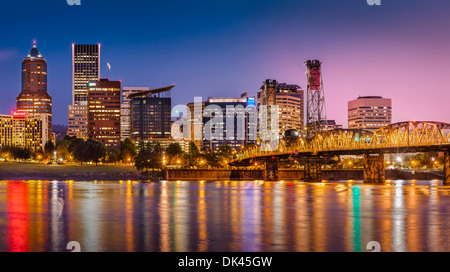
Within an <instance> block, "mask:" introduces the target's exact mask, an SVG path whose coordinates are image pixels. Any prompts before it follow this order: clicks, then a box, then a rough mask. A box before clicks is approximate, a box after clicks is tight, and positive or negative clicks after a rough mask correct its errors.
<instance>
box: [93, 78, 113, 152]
mask: <svg viewBox="0 0 450 272" xmlns="http://www.w3.org/2000/svg"><path fill="white" fill-rule="evenodd" d="M120 93H121V82H120V81H109V80H108V79H100V80H98V81H91V82H89V83H88V92H87V136H88V138H89V139H92V140H95V141H98V142H100V143H101V144H103V145H104V146H105V147H106V148H119V147H120Z"/></svg>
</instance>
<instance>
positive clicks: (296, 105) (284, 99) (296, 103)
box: [257, 83, 305, 137]
mask: <svg viewBox="0 0 450 272" xmlns="http://www.w3.org/2000/svg"><path fill="white" fill-rule="evenodd" d="M275 96H276V105H277V106H278V122H279V126H278V134H279V136H280V137H282V135H283V132H284V131H286V130H288V129H296V130H298V131H303V128H304V122H305V109H304V105H305V97H304V90H303V89H301V87H300V86H298V85H295V84H286V83H277V90H276V94H275ZM272 100H273V99H272ZM272 100H270V99H269V98H267V99H266V98H265V97H264V85H263V86H261V91H260V92H258V95H257V101H258V105H268V106H270V105H273V104H274V103H273V101H272Z"/></svg>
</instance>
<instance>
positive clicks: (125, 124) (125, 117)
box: [120, 87, 150, 141]
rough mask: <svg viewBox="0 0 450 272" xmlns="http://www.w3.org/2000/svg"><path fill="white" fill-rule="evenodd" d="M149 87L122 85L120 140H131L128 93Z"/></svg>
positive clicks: (145, 89) (129, 99)
mask: <svg viewBox="0 0 450 272" xmlns="http://www.w3.org/2000/svg"><path fill="white" fill-rule="evenodd" d="M148 90H150V88H149V87H123V88H122V100H121V104H120V140H121V141H123V140H125V139H126V138H129V139H130V140H131V98H128V96H129V95H130V94H134V93H138V92H142V91H148Z"/></svg>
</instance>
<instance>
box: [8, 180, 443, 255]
mask: <svg viewBox="0 0 450 272" xmlns="http://www.w3.org/2000/svg"><path fill="white" fill-rule="evenodd" d="M70 241H77V242H79V243H80V245H81V251H163V252H168V251H235V252H240V251H299V252H301V251H369V250H368V249H366V246H367V243H369V242H370V241H377V242H379V243H380V245H381V250H382V251H449V250H450V247H449V245H448V244H449V242H450V186H442V182H439V181H388V182H387V183H386V184H385V185H367V184H362V183H361V182H360V181H339V182H328V183H325V182H324V183H304V182H300V181H279V182H263V181H220V182H205V181H198V182H197V181H173V182H161V183H139V182H133V181H123V182H73V181H0V251H68V250H67V249H66V246H67V243H68V242H70Z"/></svg>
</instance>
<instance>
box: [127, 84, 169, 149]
mask: <svg viewBox="0 0 450 272" xmlns="http://www.w3.org/2000/svg"><path fill="white" fill-rule="evenodd" d="M173 87H175V85H173V86H168V87H163V88H158V89H153V90H145V91H140V92H135V93H132V94H129V95H128V99H131V139H132V140H133V141H134V142H141V141H149V140H154V139H160V140H163V139H169V138H170V135H171V110H172V108H171V103H172V99H171V94H170V90H172V88H173Z"/></svg>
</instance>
